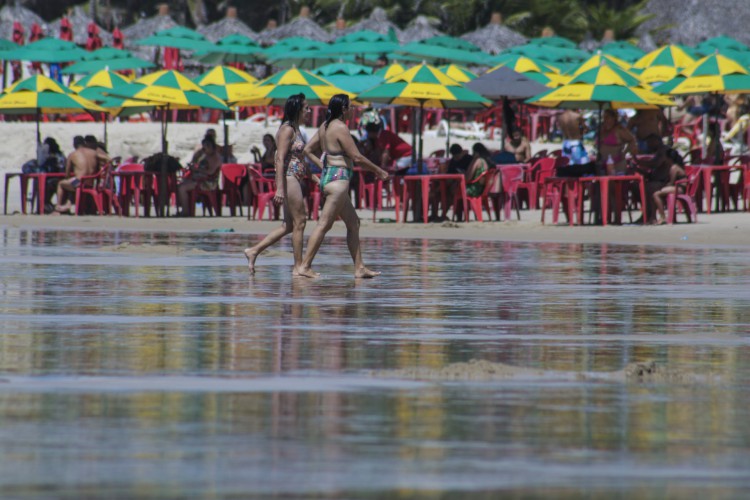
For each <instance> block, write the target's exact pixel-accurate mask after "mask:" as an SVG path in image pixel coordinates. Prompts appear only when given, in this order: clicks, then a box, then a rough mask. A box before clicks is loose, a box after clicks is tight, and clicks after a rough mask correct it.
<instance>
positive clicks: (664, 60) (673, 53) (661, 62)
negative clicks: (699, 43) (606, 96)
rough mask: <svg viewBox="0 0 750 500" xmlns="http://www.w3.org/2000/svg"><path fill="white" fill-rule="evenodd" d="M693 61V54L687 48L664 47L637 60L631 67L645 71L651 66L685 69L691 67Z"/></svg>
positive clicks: (677, 46)
mask: <svg viewBox="0 0 750 500" xmlns="http://www.w3.org/2000/svg"><path fill="white" fill-rule="evenodd" d="M695 60H696V57H695V54H694V53H693V51H692V50H690V49H689V48H687V47H683V46H682V45H665V46H663V47H659V48H658V49H656V50H653V51H651V52H649V53H648V54H646V55H645V56H643V57H641V58H640V59H638V60H637V61H636V62H635V64H633V67H634V68H636V69H646V68H650V67H651V66H671V67H673V68H686V67H688V66H691V65H692V64H693V63H694V62H695Z"/></svg>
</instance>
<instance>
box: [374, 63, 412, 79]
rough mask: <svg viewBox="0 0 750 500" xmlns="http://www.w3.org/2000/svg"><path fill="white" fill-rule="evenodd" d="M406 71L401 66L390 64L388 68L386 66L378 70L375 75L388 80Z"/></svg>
mask: <svg viewBox="0 0 750 500" xmlns="http://www.w3.org/2000/svg"><path fill="white" fill-rule="evenodd" d="M404 71H406V67H405V66H402V65H401V64H399V63H397V62H394V63H392V64H389V65H388V66H384V67H382V68H380V69H379V70H376V71H375V72H374V73H373V74H374V75H375V76H379V77H381V78H382V79H383V80H387V79H389V78H390V77H392V76H396V75H398V74H399V73H403V72H404Z"/></svg>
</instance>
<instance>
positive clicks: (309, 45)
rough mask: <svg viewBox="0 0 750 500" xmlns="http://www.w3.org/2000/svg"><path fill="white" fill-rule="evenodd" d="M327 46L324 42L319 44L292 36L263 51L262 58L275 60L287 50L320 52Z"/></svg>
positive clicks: (315, 41)
mask: <svg viewBox="0 0 750 500" xmlns="http://www.w3.org/2000/svg"><path fill="white" fill-rule="evenodd" d="M328 46H329V45H328V44H327V43H325V42H319V41H317V40H311V39H309V38H303V37H300V36H293V37H290V38H284V39H283V40H280V41H279V42H278V43H276V44H274V45H272V46H270V47H267V48H265V49H263V56H264V57H266V58H267V59H275V58H278V57H282V56H283V55H284V53H285V52H286V51H288V50H290V49H291V50H297V51H300V50H321V49H323V48H325V47H328Z"/></svg>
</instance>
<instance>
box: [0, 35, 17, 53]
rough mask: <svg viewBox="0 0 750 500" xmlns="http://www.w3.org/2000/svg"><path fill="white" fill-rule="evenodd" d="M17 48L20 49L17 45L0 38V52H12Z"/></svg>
mask: <svg viewBox="0 0 750 500" xmlns="http://www.w3.org/2000/svg"><path fill="white" fill-rule="evenodd" d="M18 47H20V45H18V44H17V43H14V42H11V41H10V40H6V39H5V38H0V51H6V50H14V49H17V48H18Z"/></svg>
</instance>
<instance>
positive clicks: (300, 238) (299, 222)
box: [285, 177, 307, 274]
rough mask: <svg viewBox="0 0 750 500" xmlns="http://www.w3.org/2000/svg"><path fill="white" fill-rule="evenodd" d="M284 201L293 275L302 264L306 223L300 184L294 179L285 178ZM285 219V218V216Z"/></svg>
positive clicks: (303, 198) (305, 208)
mask: <svg viewBox="0 0 750 500" xmlns="http://www.w3.org/2000/svg"><path fill="white" fill-rule="evenodd" d="M286 200H287V205H288V207H289V214H290V216H291V219H292V252H293V253H294V271H293V273H294V274H297V269H298V268H299V266H300V264H302V245H303V243H304V239H305V224H306V223H307V206H306V205H307V204H306V200H305V195H304V191H303V190H302V183H301V182H300V181H299V180H297V178H296V177H287V190H286ZM285 217H286V216H285Z"/></svg>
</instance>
